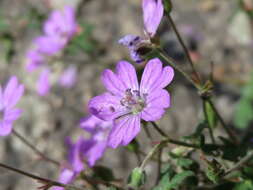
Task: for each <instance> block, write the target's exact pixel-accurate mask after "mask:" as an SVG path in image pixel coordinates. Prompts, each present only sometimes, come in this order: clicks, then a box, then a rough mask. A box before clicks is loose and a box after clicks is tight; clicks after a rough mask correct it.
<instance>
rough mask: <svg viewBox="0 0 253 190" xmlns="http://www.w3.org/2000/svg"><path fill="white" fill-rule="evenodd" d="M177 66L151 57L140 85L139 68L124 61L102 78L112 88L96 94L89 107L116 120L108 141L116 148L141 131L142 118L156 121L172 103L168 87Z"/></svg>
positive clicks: (93, 111) (107, 118)
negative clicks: (164, 63)
mask: <svg viewBox="0 0 253 190" xmlns="http://www.w3.org/2000/svg"><path fill="white" fill-rule="evenodd" d="M173 77H174V70H173V68H172V67H170V66H166V67H164V68H163V67H162V62H161V61H160V60H159V59H157V58H155V59H152V60H150V61H149V62H148V63H147V65H146V67H145V69H144V72H143V75H142V79H141V83H140V86H139V83H138V80H137V76H136V71H135V68H134V67H133V66H132V65H131V64H130V63H128V62H126V61H120V62H119V63H118V64H117V66H116V72H115V73H113V72H112V71H111V70H109V69H107V70H105V71H104V72H103V74H102V82H103V84H104V86H105V88H106V89H107V91H108V92H106V93H104V94H102V95H99V96H96V97H94V98H92V99H91V100H90V102H89V111H90V113H92V114H93V115H95V116H96V117H98V118H100V119H103V120H105V121H110V120H114V124H113V127H112V130H111V132H110V134H109V137H108V145H109V146H110V147H112V148H116V147H118V146H119V145H127V144H129V143H130V142H131V141H132V140H133V138H134V137H135V136H136V135H137V134H138V133H139V132H140V120H141V119H143V120H145V121H155V120H158V119H160V118H161V117H162V115H163V114H164V112H165V108H168V107H169V106H170V95H169V93H168V92H167V91H166V90H164V89H163V88H165V87H166V86H167V85H168V84H169V83H170V82H171V81H172V79H173Z"/></svg>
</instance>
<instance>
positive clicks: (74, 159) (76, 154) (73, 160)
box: [53, 137, 84, 190]
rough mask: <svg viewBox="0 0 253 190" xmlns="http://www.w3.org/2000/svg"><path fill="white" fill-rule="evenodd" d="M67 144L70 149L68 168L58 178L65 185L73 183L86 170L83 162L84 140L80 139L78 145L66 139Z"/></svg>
mask: <svg viewBox="0 0 253 190" xmlns="http://www.w3.org/2000/svg"><path fill="white" fill-rule="evenodd" d="M66 144H67V147H68V150H69V152H68V166H67V167H64V168H63V169H62V170H61V172H60V176H59V178H58V181H59V182H61V183H63V184H69V183H71V182H72V181H73V180H74V179H75V178H76V177H77V176H78V175H79V174H80V172H81V171H83V170H84V165H83V162H82V156H81V151H82V146H83V139H82V138H79V139H78V141H77V142H76V143H72V142H71V140H70V138H69V137H68V138H66ZM63 189H64V188H63V187H54V188H53V190H63Z"/></svg>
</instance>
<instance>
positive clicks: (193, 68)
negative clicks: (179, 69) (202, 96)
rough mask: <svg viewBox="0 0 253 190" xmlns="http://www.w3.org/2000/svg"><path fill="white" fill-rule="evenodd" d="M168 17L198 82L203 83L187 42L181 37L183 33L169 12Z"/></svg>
mask: <svg viewBox="0 0 253 190" xmlns="http://www.w3.org/2000/svg"><path fill="white" fill-rule="evenodd" d="M167 17H168V20H169V22H170V25H171V27H172V29H173V30H174V32H175V34H176V36H177V39H178V41H179V43H180V44H181V46H182V48H183V51H184V53H185V55H186V57H187V59H188V61H189V63H190V65H191V68H192V72H193V74H194V75H195V76H196V79H197V80H198V83H201V79H200V76H199V74H198V72H197V71H196V69H195V67H194V63H193V61H192V58H191V56H190V53H189V50H188V48H187V47H186V45H185V43H184V41H183V38H182V37H181V35H180V33H179V31H178V29H177V27H176V24H175V22H174V20H173V19H172V17H171V16H170V14H167Z"/></svg>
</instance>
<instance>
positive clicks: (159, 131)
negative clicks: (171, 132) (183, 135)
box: [151, 121, 200, 149]
mask: <svg viewBox="0 0 253 190" xmlns="http://www.w3.org/2000/svg"><path fill="white" fill-rule="evenodd" d="M151 124H152V125H153V126H154V128H155V129H156V130H157V132H158V133H159V134H160V135H162V136H163V137H165V140H164V141H165V142H166V143H171V144H175V145H179V146H185V147H189V148H197V149H199V148H200V147H199V146H198V145H195V144H188V143H185V142H182V141H177V140H174V139H172V138H170V137H169V136H168V135H166V133H165V132H164V131H163V130H162V129H161V128H160V127H159V126H158V125H157V124H156V123H155V122H153V121H152V122H151Z"/></svg>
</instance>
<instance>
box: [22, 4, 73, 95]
mask: <svg viewBox="0 0 253 190" xmlns="http://www.w3.org/2000/svg"><path fill="white" fill-rule="evenodd" d="M77 26H78V25H77V23H76V20H75V11H74V9H73V8H72V7H69V6H66V7H64V9H63V10H55V11H53V12H52V13H51V15H50V16H49V18H48V19H47V20H46V21H45V23H44V26H43V31H44V34H43V35H41V36H39V37H37V38H36V39H35V40H34V42H33V43H34V46H35V48H33V49H31V50H29V51H28V52H27V56H26V57H27V64H26V69H27V70H28V71H30V72H31V71H34V70H36V69H37V68H38V67H41V66H44V68H43V70H42V72H41V74H40V77H39V80H38V82H37V92H38V94H39V95H46V94H47V93H48V91H49V89H50V83H49V75H50V69H49V68H47V67H48V66H47V65H46V64H45V63H47V62H48V61H49V60H50V59H52V58H54V57H56V56H57V55H58V54H59V53H60V52H61V51H62V50H63V49H64V47H65V46H66V45H67V43H68V42H69V41H70V40H71V38H72V37H73V36H74V35H75V33H76V32H77ZM71 68H73V66H72V67H71ZM68 70H71V71H68ZM68 70H67V71H66V72H64V73H63V75H62V77H61V79H60V84H62V86H63V87H71V86H72V85H73V84H74V82H75V79H73V78H75V76H73V75H75V74H76V71H75V70H74V69H68ZM66 75H67V76H66Z"/></svg>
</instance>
